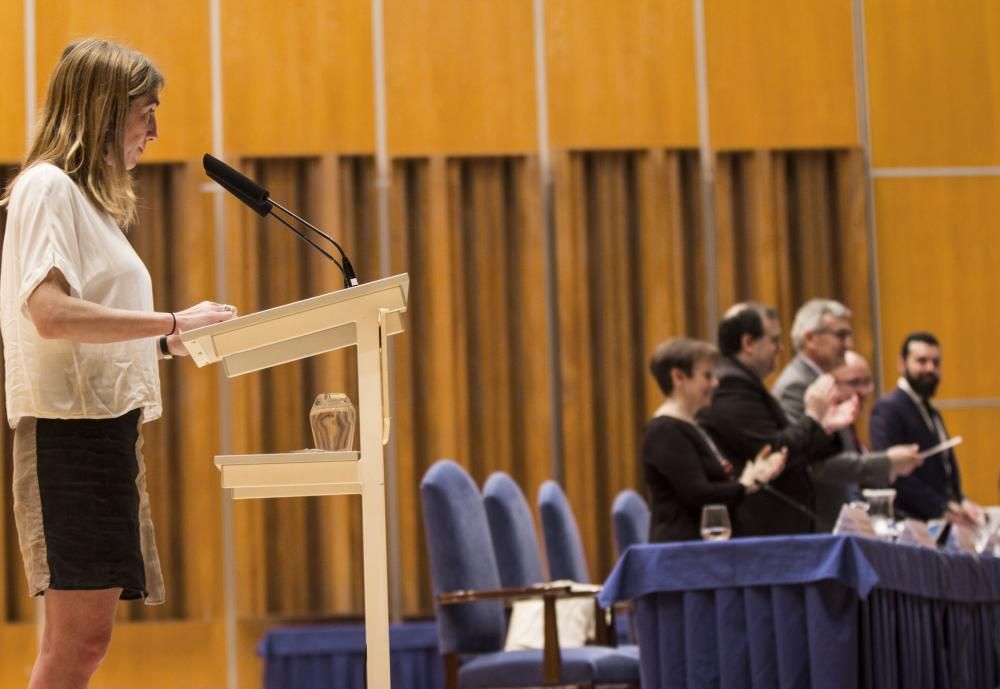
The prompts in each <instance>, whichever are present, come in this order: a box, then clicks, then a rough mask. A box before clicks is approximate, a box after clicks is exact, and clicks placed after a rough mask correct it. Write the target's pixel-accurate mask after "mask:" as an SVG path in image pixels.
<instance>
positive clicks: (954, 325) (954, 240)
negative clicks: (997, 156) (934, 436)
mask: <svg viewBox="0 0 1000 689" xmlns="http://www.w3.org/2000/svg"><path fill="white" fill-rule="evenodd" d="M875 208H876V223H877V234H878V267H879V292H880V295H879V299H880V302H881V322H882V340H883V354H884V356H885V361H886V375H885V378H884V382H885V383H886V384H887V385H893V384H894V382H895V380H896V376H897V374H896V365H895V362H896V360H897V359H898V349H899V347H900V345H901V344H902V341H903V338H905V337H906V335H907V334H908V333H910V332H912V331H915V330H930V331H932V332H934V333H935V334H936V335H937V336H938V338H939V339H940V340H941V344H942V348H943V350H944V351H943V358H944V361H943V374H942V382H941V388H940V389H939V391H938V396H939V397H942V398H949V397H950V398H969V397H997V396H998V391H1000V368H997V366H996V365H995V363H996V320H995V318H993V316H992V314H993V311H994V310H995V308H994V305H995V303H996V297H997V267H998V266H1000V248H998V245H997V242H996V237H997V236H1000V178H998V177H992V178H990V177H986V178H954V177H951V178H931V179H928V178H924V179H880V180H876V184H875Z"/></svg>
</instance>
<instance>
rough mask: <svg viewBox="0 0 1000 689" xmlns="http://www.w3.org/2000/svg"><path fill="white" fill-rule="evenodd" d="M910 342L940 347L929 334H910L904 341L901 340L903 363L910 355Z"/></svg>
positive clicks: (935, 339)
mask: <svg viewBox="0 0 1000 689" xmlns="http://www.w3.org/2000/svg"><path fill="white" fill-rule="evenodd" d="M911 342H923V343H924V344H929V345H933V346H935V347H940V346H941V345H940V343H938V339H937V338H936V337H934V335H933V334H931V333H928V332H923V331H921V332H917V333H910V334H909V335H907V336H906V339H905V340H903V349H902V355H903V361H906V357H907V356H909V354H910V343H911Z"/></svg>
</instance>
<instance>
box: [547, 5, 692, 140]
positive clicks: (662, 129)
mask: <svg viewBox="0 0 1000 689" xmlns="http://www.w3.org/2000/svg"><path fill="white" fill-rule="evenodd" d="M692 11H693V10H692V3H691V0H668V1H666V2H664V1H663V0H658V1H654V0H618V1H617V2H588V3H581V2H579V0H550V1H549V2H547V3H546V4H545V47H546V61H547V65H546V66H547V72H548V108H549V140H550V143H551V145H552V146H554V147H558V148H639V147H648V146H669V147H695V146H697V145H698V112H697V97H696V89H695V60H694V55H695V53H694V18H693V15H692Z"/></svg>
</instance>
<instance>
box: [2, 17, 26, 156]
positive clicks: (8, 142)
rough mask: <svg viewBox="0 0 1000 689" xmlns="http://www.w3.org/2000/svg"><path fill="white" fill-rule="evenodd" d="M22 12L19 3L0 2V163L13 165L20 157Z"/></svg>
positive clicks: (22, 85)
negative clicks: (0, 90)
mask: <svg viewBox="0 0 1000 689" xmlns="http://www.w3.org/2000/svg"><path fill="white" fill-rule="evenodd" d="M23 26H24V13H23V3H21V2H3V3H0V65H3V97H0V161H3V162H6V163H14V162H18V161H20V160H21V159H22V158H23V157H24V139H25V131H24V120H25V116H24V30H23V28H22V27H23Z"/></svg>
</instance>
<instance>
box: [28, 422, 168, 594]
mask: <svg viewBox="0 0 1000 689" xmlns="http://www.w3.org/2000/svg"><path fill="white" fill-rule="evenodd" d="M140 424H141V411H140V410H138V409H136V410H133V411H131V412H129V413H127V414H125V415H123V416H120V417H118V418H114V419H31V418H25V419H22V420H21V421H20V423H18V427H17V431H16V433H15V476H14V508H15V517H16V520H17V527H18V537H19V539H20V542H21V551H22V556H23V557H24V561H25V570H26V573H27V575H28V584H29V588H30V589H31V593H32V594H34V595H38V594H42V593H44V591H45V590H46V589H49V588H51V589H55V590H98V589H109V588H119V587H120V588H121V589H122V593H121V597H122V598H123V599H137V598H146V597H147V596H148V595H149V593H150V588H151V587H150V582H149V581H148V578H149V577H152V578H154V579H156V584H157V585H158V586H159V588H160V590H161V591H162V584H161V583H160V580H159V576H160V574H159V558H158V557H156V547H155V542H154V540H153V538H152V533H153V532H152V523H151V522H149V521H148V520H149V508H148V497H147V494H146V489H145V467H144V465H143V461H142V454H141V447H142V442H141V435H140ZM144 522H146V523H144ZM151 566H153V567H155V569H154V570H153V571H150V567H151ZM160 597H161V598H162V593H161V595H160ZM149 602H158V601H149Z"/></svg>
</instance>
